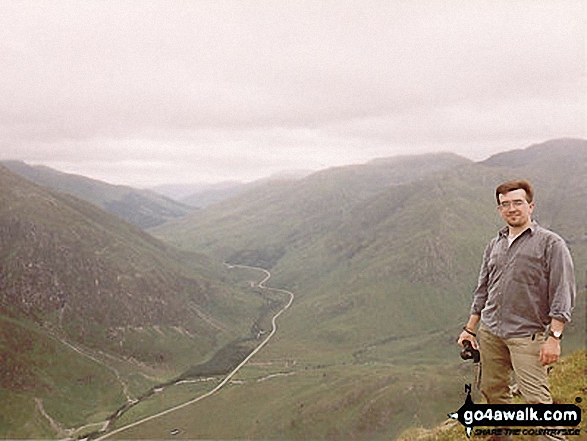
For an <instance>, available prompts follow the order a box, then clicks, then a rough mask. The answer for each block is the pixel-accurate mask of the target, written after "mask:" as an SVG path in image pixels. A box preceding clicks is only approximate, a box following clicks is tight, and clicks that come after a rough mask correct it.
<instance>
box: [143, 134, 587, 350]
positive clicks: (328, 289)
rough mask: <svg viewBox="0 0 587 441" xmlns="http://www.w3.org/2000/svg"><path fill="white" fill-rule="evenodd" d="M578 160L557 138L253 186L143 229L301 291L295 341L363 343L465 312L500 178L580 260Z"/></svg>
mask: <svg viewBox="0 0 587 441" xmlns="http://www.w3.org/2000/svg"><path fill="white" fill-rule="evenodd" d="M586 152H587V142H586V141H582V140H560V141H551V142H549V143H546V144H543V145H537V146H531V147H529V148H527V149H525V150H523V151H521V152H507V153H503V154H501V155H496V156H494V157H492V158H490V159H488V160H487V161H484V162H481V163H473V162H471V161H467V160H465V159H463V158H459V157H456V156H454V155H446V154H445V155H423V156H415V157H404V158H394V159H389V160H379V161H374V162H372V163H369V164H365V165H362V166H352V167H341V168H336V169H330V170H326V171H323V172H319V173H315V174H313V175H311V176H309V177H307V178H305V179H303V180H301V181H296V182H285V183H281V184H279V185H277V184H274V185H271V186H269V185H267V186H264V187H260V188H257V189H254V190H252V191H250V192H248V193H245V194H243V195H241V196H239V197H236V198H233V199H230V200H228V201H226V202H224V203H220V204H216V205H215V206H213V207H209V209H206V210H202V211H200V212H198V213H193V214H191V215H190V216H186V217H185V218H183V219H180V220H178V221H175V222H170V223H168V224H166V225H163V226H161V227H159V228H156V229H153V230H151V231H152V232H153V233H154V234H155V235H157V236H159V237H161V238H164V239H165V240H168V241H170V242H171V243H174V244H176V245H178V246H179V245H181V246H183V247H185V248H186V249H190V248H192V247H193V248H195V249H200V250H209V251H211V252H213V253H217V254H219V255H221V256H223V258H225V259H227V260H229V261H237V262H245V263H247V264H255V265H260V266H265V267H267V268H272V271H273V273H274V274H275V278H276V280H278V281H279V282H281V283H283V284H285V286H288V287H289V288H291V289H293V290H296V291H299V292H302V293H303V296H304V298H303V299H300V300H299V302H298V304H297V307H298V308H300V309H304V311H303V313H300V314H299V315H297V316H296V317H297V320H298V323H297V324H296V329H295V332H296V333H297V335H302V334H311V335H312V338H316V339H317V340H316V341H320V340H321V339H323V340H325V343H331V342H337V341H338V342H346V343H347V344H348V343H350V342H351V341H356V343H357V344H361V343H366V342H367V341H370V340H375V339H376V338H377V336H379V337H380V336H382V335H388V336H398V335H410V334H412V333H417V332H422V331H423V330H430V329H441V328H442V327H443V326H445V325H446V323H447V320H450V321H452V320H454V311H458V310H459V309H461V310H462V312H461V317H462V315H463V314H466V309H467V308H462V305H463V304H466V303H468V302H469V298H470V293H471V290H472V288H473V287H474V284H475V281H476V277H477V272H478V269H479V265H480V259H481V255H482V251H483V248H484V246H485V244H486V243H487V241H488V240H489V239H490V238H491V237H492V236H493V235H494V234H496V231H497V229H498V228H500V225H501V221H500V219H499V216H498V215H497V212H496V209H495V196H494V193H493V192H494V188H495V187H496V186H497V185H498V184H499V183H500V182H503V181H504V180H506V179H510V178H512V177H517V176H525V177H528V178H529V179H531V180H532V181H533V182H534V184H535V186H536V192H537V205H538V208H537V210H536V212H535V214H536V216H535V217H536V218H537V219H538V220H539V221H540V222H541V223H542V224H543V225H544V226H545V227H549V228H553V229H555V230H556V231H557V232H559V233H560V234H561V235H563V237H564V238H565V239H567V241H568V242H569V243H570V245H572V248H573V251H574V252H575V254H576V259H577V260H578V262H579V263H582V262H584V261H585V256H584V250H585V245H586V244H585V239H586V237H587V236H586V234H587V231H586V230H585V222H584V219H585V218H587V212H586V210H587V184H586V183H587V154H586ZM513 157H515V160H512V158H513ZM578 267H579V268H580V267H581V266H579V265H578ZM580 277H582V278H584V274H580ZM581 283H583V284H584V282H583V281H582V279H581ZM291 320H295V319H291ZM308 322H312V323H315V324H316V325H313V326H312V327H308V326H307V325H308ZM356 323H362V325H361V332H356V330H355V326H356ZM292 325H293V323H292Z"/></svg>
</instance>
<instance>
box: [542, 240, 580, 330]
mask: <svg viewBox="0 0 587 441" xmlns="http://www.w3.org/2000/svg"><path fill="white" fill-rule="evenodd" d="M547 258H548V262H549V266H550V272H549V273H550V274H549V275H550V278H549V281H548V300H549V305H550V313H549V315H550V317H551V318H553V319H556V320H559V321H561V322H569V321H571V313H572V311H573V308H574V306H575V296H576V286H575V270H574V267H573V260H572V258H571V253H570V251H569V249H568V248H567V246H566V244H565V243H564V241H563V240H562V239H559V240H556V241H553V242H552V244H551V246H550V247H549V249H548V251H547Z"/></svg>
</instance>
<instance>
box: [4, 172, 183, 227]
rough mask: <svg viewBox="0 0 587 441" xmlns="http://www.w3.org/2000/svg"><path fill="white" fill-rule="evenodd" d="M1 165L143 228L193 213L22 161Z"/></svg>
mask: <svg viewBox="0 0 587 441" xmlns="http://www.w3.org/2000/svg"><path fill="white" fill-rule="evenodd" d="M0 164H2V165H4V166H5V167H7V168H9V169H10V170H12V171H13V172H14V173H17V174H19V175H20V176H22V177H24V178H26V179H28V180H30V181H32V182H35V183H37V184H39V185H42V186H44V187H48V188H51V189H53V190H56V191H59V192H61V193H66V194H69V195H71V196H75V197H77V198H79V199H83V200H85V201H87V202H90V203H93V204H95V205H97V206H99V207H101V208H103V209H104V210H106V211H108V212H110V213H112V214H114V215H116V216H119V217H121V218H123V219H125V220H127V221H129V222H131V223H133V224H135V225H137V226H139V227H141V228H149V227H154V226H156V225H160V224H162V223H164V222H166V221H167V220H169V219H175V218H178V217H182V216H185V215H186V214H188V213H189V212H190V211H192V210H193V207H189V206H188V205H185V204H181V203H179V202H177V201H174V200H172V199H170V198H167V197H165V196H162V195H160V194H158V193H156V192H154V191H151V190H139V189H135V188H132V187H128V186H125V185H114V184H108V183H106V182H103V181H99V180H96V179H91V178H87V177H85V176H82V175H77V174H72V173H63V172H60V171H57V170H55V169H52V168H49V167H45V166H31V165H28V164H26V163H25V162H23V161H0Z"/></svg>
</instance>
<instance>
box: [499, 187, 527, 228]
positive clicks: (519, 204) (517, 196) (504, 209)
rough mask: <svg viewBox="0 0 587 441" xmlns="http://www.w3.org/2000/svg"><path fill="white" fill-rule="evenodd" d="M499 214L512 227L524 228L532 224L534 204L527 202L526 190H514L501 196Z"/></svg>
mask: <svg viewBox="0 0 587 441" xmlns="http://www.w3.org/2000/svg"><path fill="white" fill-rule="evenodd" d="M497 208H498V210H499V214H500V215H501V217H502V219H503V220H504V221H506V223H507V224H508V225H509V226H510V227H523V226H525V225H529V224H530V222H531V218H530V216H531V215H532V212H533V211H534V202H530V203H529V202H528V201H527V200H526V190H522V189H519V190H512V191H510V192H509V193H506V194H505V195H504V194H500V195H499V205H498V207H497Z"/></svg>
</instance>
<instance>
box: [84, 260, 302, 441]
mask: <svg viewBox="0 0 587 441" xmlns="http://www.w3.org/2000/svg"><path fill="white" fill-rule="evenodd" d="M225 265H226V267H227V268H229V269H231V268H244V269H251V270H256V271H262V272H263V273H265V275H266V277H265V278H264V279H263V280H262V281H260V282H259V283H258V284H257V286H258V287H259V288H263V289H267V290H270V291H275V292H282V293H284V294H287V295H289V301H288V302H287V304H286V305H285V306H284V307H283V308H282V309H281V310H279V311H278V312H277V314H275V315H274V316H273V318H272V319H271V327H272V329H271V332H270V333H269V334H268V335H267V337H266V338H265V340H263V341H262V342H261V343H260V344H259V346H257V347H256V348H255V349H254V350H253V351H252V352H251V353H250V354H249V355H247V357H246V358H245V359H244V360H243V361H242V362H241V363H240V364H239V365H238V366H237V367H236V368H234V369H233V370H232V371H231V372H230V373H229V374H228V375H227V376H226V377H224V379H223V380H222V381H221V382H220V383H218V385H217V386H216V387H215V388H214V389H212V390H210V391H209V392H206V393H205V394H202V395H200V396H198V397H196V398H193V399H192V400H190V401H187V402H185V403H183V404H180V405H178V406H175V407H172V408H169V409H167V410H164V411H162V412H159V413H156V414H154V415H151V416H149V417H146V418H143V419H142V420H139V421H135V422H134V423H132V424H128V425H126V426H123V427H120V428H118V429H116V430H113V431H111V432H108V433H105V434H104V435H102V436H100V437H99V438H95V440H96V441H100V440H103V439H106V438H108V437H110V436H112V435H116V434H117V433H120V432H123V431H125V430H127V429H130V428H132V427H136V426H138V425H140V424H143V423H146V422H147V421H152V420H154V419H156V418H159V417H162V416H164V415H167V414H170V413H171V412H175V411H177V410H179V409H183V408H184V407H187V406H191V405H192V404H194V403H197V402H198V401H201V400H203V399H205V398H208V397H210V396H212V395H214V394H216V393H218V391H220V390H221V389H222V388H223V387H224V386H226V384H228V382H229V381H230V380H231V379H232V378H233V377H234V376H235V375H236V374H237V373H238V371H240V370H241V369H242V368H243V366H245V365H246V364H247V363H248V362H249V360H250V359H251V358H253V357H254V356H255V354H257V353H258V352H259V351H260V350H261V349H263V347H264V346H265V345H266V344H267V343H268V342H269V340H271V338H272V337H273V336H274V335H275V332H276V331H277V323H276V320H277V318H278V317H279V316H280V315H281V314H283V313H284V312H285V311H286V310H287V309H288V308H289V307H290V306H291V304H292V303H293V301H294V294H293V293H292V292H290V291H287V290H284V289H276V288H269V287H267V286H265V283H266V282H267V281H268V280H269V279H270V278H271V273H270V272H269V271H267V270H266V269H263V268H257V267H253V266H247V265H230V264H227V263H225Z"/></svg>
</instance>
